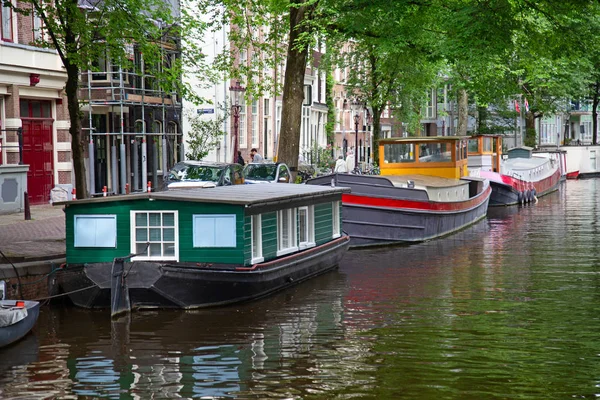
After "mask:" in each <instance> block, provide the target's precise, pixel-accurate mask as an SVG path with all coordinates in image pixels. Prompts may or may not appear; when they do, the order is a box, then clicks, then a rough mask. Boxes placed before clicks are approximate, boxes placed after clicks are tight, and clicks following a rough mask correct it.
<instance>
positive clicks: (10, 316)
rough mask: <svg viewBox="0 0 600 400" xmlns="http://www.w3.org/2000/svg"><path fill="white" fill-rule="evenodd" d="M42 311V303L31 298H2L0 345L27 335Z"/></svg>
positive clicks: (0, 303)
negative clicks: (30, 299)
mask: <svg viewBox="0 0 600 400" xmlns="http://www.w3.org/2000/svg"><path fill="white" fill-rule="evenodd" d="M39 313H40V303H39V302H37V301H29V300H0V347H5V346H8V345H10V344H12V343H14V342H16V341H18V340H20V339H21V338H23V337H24V336H25V335H27V334H28V333H29V332H30V331H31V329H32V328H33V326H34V325H35V323H36V321H37V319H38V316H39Z"/></svg>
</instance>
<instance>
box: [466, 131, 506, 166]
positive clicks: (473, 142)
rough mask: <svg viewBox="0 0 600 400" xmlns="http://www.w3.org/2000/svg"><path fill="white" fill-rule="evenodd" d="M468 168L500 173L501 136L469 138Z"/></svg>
mask: <svg viewBox="0 0 600 400" xmlns="http://www.w3.org/2000/svg"><path fill="white" fill-rule="evenodd" d="M468 155H469V168H471V169H472V170H473V169H476V168H480V169H481V170H482V171H493V172H500V162H501V161H502V136H501V135H476V136H471V137H470V138H469V147H468Z"/></svg>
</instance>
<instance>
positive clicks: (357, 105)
mask: <svg viewBox="0 0 600 400" xmlns="http://www.w3.org/2000/svg"><path fill="white" fill-rule="evenodd" d="M361 108H362V104H361V102H360V101H358V99H355V100H354V101H353V102H352V109H353V110H354V171H357V170H358V120H359V119H360V115H358V113H359V111H360V109H361Z"/></svg>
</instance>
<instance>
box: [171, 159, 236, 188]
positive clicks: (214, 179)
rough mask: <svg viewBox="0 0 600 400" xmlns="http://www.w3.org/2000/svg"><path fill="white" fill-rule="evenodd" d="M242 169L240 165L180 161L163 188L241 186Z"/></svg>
mask: <svg viewBox="0 0 600 400" xmlns="http://www.w3.org/2000/svg"><path fill="white" fill-rule="evenodd" d="M243 168H244V167H243V166H242V165H240V164H228V163H218V162H207V161H181V162H178V163H177V164H175V165H174V166H173V168H172V169H171V171H169V176H168V177H167V180H166V182H165V186H166V188H168V189H175V188H208V187H215V186H228V185H241V184H243V183H244V174H243Z"/></svg>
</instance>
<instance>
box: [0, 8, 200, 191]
mask: <svg viewBox="0 0 600 400" xmlns="http://www.w3.org/2000/svg"><path fill="white" fill-rule="evenodd" d="M4 4H10V3H7V2H5V3H4ZM19 4H20V5H21V4H22V5H23V6H21V7H13V9H14V10H15V11H16V12H18V13H22V14H25V15H30V14H31V13H35V14H36V15H37V16H39V17H40V18H41V20H42V21H43V26H44V28H43V29H44V31H45V32H46V33H47V36H48V38H49V39H48V40H47V41H46V40H40V41H38V42H37V43H36V45H38V46H41V47H46V48H52V49H55V50H56V51H57V53H58V55H59V57H60V59H61V61H62V63H63V65H64V67H65V70H66V73H67V82H66V85H65V93H66V97H67V106H68V110H69V121H70V128H69V133H70V135H71V153H72V157H73V170H74V173H75V189H76V191H77V198H79V199H81V198H85V197H87V184H86V174H85V163H84V144H85V142H84V137H83V134H82V129H81V128H82V126H81V117H82V115H81V111H80V97H79V76H80V72H81V71H84V70H89V69H91V70H94V69H95V67H94V63H95V62H96V61H97V60H98V59H99V58H100V57H104V58H105V59H107V58H110V60H111V61H112V62H113V64H116V65H120V66H122V67H123V68H124V69H128V68H129V69H135V68H136V66H135V65H134V63H133V62H132V60H131V59H130V55H129V52H130V49H131V47H132V46H133V47H135V48H136V49H137V50H138V51H139V53H140V54H143V59H144V64H145V66H146V71H145V72H146V73H152V74H153V75H155V76H156V77H157V81H158V82H159V83H160V85H161V86H162V88H163V89H164V90H165V91H166V92H179V93H182V94H184V93H185V90H184V87H183V86H182V84H181V74H182V71H183V69H182V65H183V64H182V61H181V60H175V62H172V63H170V65H168V66H167V65H166V60H164V59H163V54H162V51H161V50H162V47H161V46H162V44H163V43H165V42H170V43H172V44H174V45H175V46H177V45H178V44H179V38H180V37H181V35H182V29H183V28H184V27H187V28H190V27H197V24H195V23H193V22H191V23H185V22H183V21H182V19H181V18H179V10H178V9H175V8H170V7H169V6H170V3H167V2H165V1H163V0H90V1H87V2H80V1H79V0H54V1H44V0H22V1H21V2H20V3H19ZM190 35H192V34H190ZM192 52H193V49H190V50H188V56H189V57H190V59H195V60H196V61H197V62H199V61H201V60H202V57H201V56H198V55H197V54H195V55H192V54H190V53H192ZM157 67H158V68H157ZM136 72H138V73H139V72H141V71H139V70H138V71H136Z"/></svg>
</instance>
